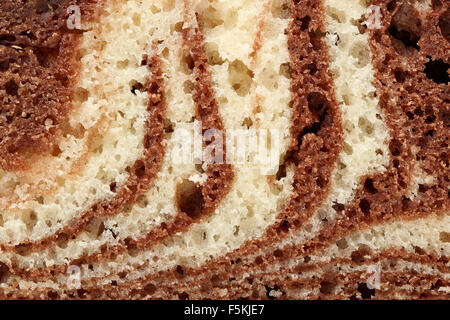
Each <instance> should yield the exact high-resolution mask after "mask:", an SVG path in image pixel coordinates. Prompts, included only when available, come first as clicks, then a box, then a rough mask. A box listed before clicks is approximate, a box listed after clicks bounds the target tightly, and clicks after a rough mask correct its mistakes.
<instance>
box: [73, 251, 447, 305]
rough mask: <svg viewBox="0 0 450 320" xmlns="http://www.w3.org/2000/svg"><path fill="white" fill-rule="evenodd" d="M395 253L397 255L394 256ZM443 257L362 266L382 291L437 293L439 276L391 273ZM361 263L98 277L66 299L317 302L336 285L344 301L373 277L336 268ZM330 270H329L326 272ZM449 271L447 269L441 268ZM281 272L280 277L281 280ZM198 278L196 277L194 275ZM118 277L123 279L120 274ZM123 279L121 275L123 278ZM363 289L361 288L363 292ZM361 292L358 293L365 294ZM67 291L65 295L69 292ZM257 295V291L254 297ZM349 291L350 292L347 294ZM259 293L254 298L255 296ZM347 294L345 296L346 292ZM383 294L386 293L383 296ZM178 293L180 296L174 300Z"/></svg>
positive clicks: (386, 258)
mask: <svg viewBox="0 0 450 320" xmlns="http://www.w3.org/2000/svg"><path fill="white" fill-rule="evenodd" d="M396 252H397V253H398V254H396ZM443 258H444V257H439V258H438V257H431V256H426V255H425V256H423V255H417V254H411V253H408V252H405V251H403V250H386V251H383V252H382V253H380V254H376V255H371V256H368V257H367V258H366V260H365V262H364V265H370V264H377V263H380V264H381V266H382V273H381V279H380V280H381V286H382V287H383V288H385V289H386V288H389V289H388V291H389V292H390V293H395V292H397V291H395V290H396V288H398V286H401V285H408V284H409V285H414V286H415V287H423V288H426V289H424V290H423V292H422V293H423V294H425V295H436V294H438V293H439V292H438V290H439V288H440V287H442V286H447V283H448V282H446V281H444V280H443V279H442V278H441V276H435V275H429V274H422V273H419V272H416V271H414V270H408V271H407V272H406V271H395V270H392V268H395V267H396V265H397V264H398V263H401V262H404V261H410V262H415V263H417V264H420V265H426V266H431V267H435V266H438V267H439V266H441V267H445V263H447V262H448V258H445V259H447V262H445V261H442V259H443ZM360 265H361V264H360V263H357V262H355V261H353V260H352V259H351V258H350V259H349V258H338V259H333V260H331V261H328V262H322V263H319V264H314V265H312V264H309V265H308V267H309V268H304V267H303V266H301V265H299V266H298V267H293V268H292V269H290V270H289V271H287V270H278V271H277V272H271V271H265V269H264V268H263V267H259V268H258V269H255V270H246V272H245V273H246V274H247V276H246V277H242V274H243V273H238V274H236V273H232V272H230V273H228V272H222V273H216V272H214V270H210V269H208V268H204V267H202V268H201V269H196V270H194V272H191V271H192V270H189V269H188V268H185V269H183V268H177V270H176V271H175V272H162V273H159V274H152V275H149V276H148V277H146V278H145V279H139V280H136V281H132V282H127V283H126V284H125V285H119V286H117V285H114V284H108V285H105V286H104V287H103V288H102V290H101V292H100V291H99V289H98V288H96V287H95V286H92V284H93V283H96V282H98V281H102V280H105V279H106V278H104V279H103V278H102V279H90V280H89V281H86V283H84V284H83V290H81V291H80V292H78V291H75V292H71V293H70V295H71V298H83V299H87V298H91V299H92V298H95V297H97V298H105V297H108V298H123V297H128V298H129V297H130V296H133V297H136V298H151V299H158V298H164V297H165V298H169V297H170V298H174V297H175V298H183V297H185V296H186V294H187V295H188V296H189V297H190V298H192V299H196V298H210V299H218V298H223V297H222V296H220V295H219V293H218V292H220V291H219V290H218V289H226V290H227V296H226V299H236V298H241V297H247V298H254V299H266V298H268V297H269V296H268V291H270V290H279V291H281V292H283V293H284V294H283V295H282V296H281V297H280V299H294V298H297V297H296V296H295V295H290V294H289V291H290V290H295V289H301V288H302V289H309V290H310V291H312V290H313V289H319V293H318V294H317V296H316V298H323V299H325V298H327V299H328V298H331V297H332V296H333V293H332V292H331V291H332V289H333V288H335V287H338V286H344V288H342V289H343V291H344V293H342V294H340V295H338V296H336V298H337V297H339V298H345V297H347V298H348V297H350V296H352V295H353V294H354V293H355V292H356V291H355V290H357V291H359V292H361V289H367V288H364V286H363V285H364V284H365V281H364V279H368V278H369V277H370V276H371V275H372V274H370V272H369V271H367V272H364V271H360V272H350V273H343V274H342V272H341V271H338V270H337V269H336V268H337V267H338V266H355V267H356V266H360ZM330 266H335V269H334V270H333V269H332V268H331V269H330V268H328V269H325V268H327V267H330ZM446 268H447V269H448V267H446ZM315 270H327V272H324V273H323V274H322V275H319V274H316V276H315V277H314V278H311V277H309V276H307V277H301V274H302V273H305V272H308V271H310V272H312V271H315ZM280 274H283V276H282V277H280ZM199 275H200V276H201V277H196V276H199ZM292 275H300V278H298V279H292ZM121 277H122V275H121ZM124 277H125V275H124ZM364 291H366V290H364ZM364 291H363V292H364ZM68 292H69V291H67V292H66V293H68ZM258 292H259V293H258ZM350 292H351V293H350ZM256 293H258V295H257V294H256ZM348 293H350V294H348ZM380 294H382V293H381V292H380V291H376V292H375V294H374V297H373V298H377V297H380ZM383 294H386V292H384V293H383ZM178 295H179V296H178Z"/></svg>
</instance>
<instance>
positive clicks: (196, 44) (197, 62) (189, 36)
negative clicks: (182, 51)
mask: <svg viewBox="0 0 450 320" xmlns="http://www.w3.org/2000/svg"><path fill="white" fill-rule="evenodd" d="M195 17H196V20H197V21H196V23H197V24H198V26H197V27H190V28H186V29H183V41H184V43H183V46H184V47H185V48H186V49H187V50H188V52H189V55H190V57H191V58H192V61H193V65H192V72H193V76H194V79H195V82H194V92H193V100H194V103H195V113H196V118H197V120H198V121H201V124H202V132H203V133H205V132H206V131H207V130H217V131H218V132H221V133H222V137H223V138H222V139H223V140H222V141H226V135H225V130H224V126H223V123H222V120H221V118H220V114H219V104H218V102H217V98H216V94H215V92H214V88H213V80H212V77H211V73H210V71H209V65H208V57H207V55H206V52H205V43H204V42H205V40H204V37H203V34H202V31H201V29H202V26H201V24H202V22H201V21H199V18H198V14H197V13H196V15H195ZM208 144H209V142H205V141H204V147H206V146H207V145H208ZM217 151H218V150H216V152H217ZM216 156H217V155H216ZM222 159H223V162H225V161H226V146H225V143H223V154H222ZM206 174H207V176H208V178H207V180H206V182H205V184H204V185H203V186H201V194H202V203H203V205H202V208H201V213H200V216H191V217H190V218H192V219H193V220H198V219H200V218H201V217H203V216H206V215H209V214H210V213H211V212H212V211H213V210H214V209H215V208H216V207H217V205H218V203H220V201H221V200H222V199H223V198H224V197H225V196H226V195H227V194H228V193H229V191H230V189H231V184H232V181H233V177H234V172H233V167H232V165H231V164H225V163H207V169H206ZM184 213H185V214H188V216H189V213H188V212H184Z"/></svg>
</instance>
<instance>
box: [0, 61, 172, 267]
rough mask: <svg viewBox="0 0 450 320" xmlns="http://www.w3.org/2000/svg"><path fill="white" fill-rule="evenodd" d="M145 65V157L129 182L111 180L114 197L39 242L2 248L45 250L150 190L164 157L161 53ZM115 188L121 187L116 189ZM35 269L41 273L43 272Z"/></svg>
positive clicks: (132, 172)
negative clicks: (146, 73)
mask: <svg viewBox="0 0 450 320" xmlns="http://www.w3.org/2000/svg"><path fill="white" fill-rule="evenodd" d="M143 64H146V65H147V66H148V68H149V70H150V71H151V76H150V78H149V79H148V80H147V81H146V84H145V85H144V90H145V91H146V92H147V93H148V96H149V101H148V106H147V110H148V112H149V117H148V119H147V121H146V128H147V130H146V134H145V137H144V151H143V156H142V157H141V158H140V159H138V160H136V162H135V163H134V165H133V166H132V167H131V168H130V169H129V173H130V176H129V178H128V180H127V181H126V183H125V184H124V185H123V186H121V187H120V188H118V187H117V186H116V184H115V183H112V184H111V186H110V188H111V191H113V192H115V193H116V195H115V196H114V198H113V199H112V200H103V201H100V202H99V203H97V204H95V205H94V206H92V207H91V208H90V209H89V210H88V211H86V212H84V213H83V214H82V215H81V217H77V219H75V220H74V221H72V222H71V223H69V224H68V225H67V226H65V227H64V228H62V229H60V230H58V231H57V232H56V233H55V234H53V235H51V236H48V237H45V238H43V239H41V240H38V241H26V242H23V243H21V244H20V245H16V246H8V245H1V249H2V250H3V251H21V252H24V251H39V250H45V249H46V248H47V247H48V246H51V245H55V242H56V241H67V240H71V239H75V238H76V236H77V235H78V234H80V233H81V232H82V231H84V230H85V228H86V227H87V226H88V225H89V223H90V222H91V221H92V220H93V219H94V218H96V217H98V218H102V217H108V216H113V215H116V214H118V213H120V212H121V211H123V210H124V209H125V207H126V206H127V205H132V204H133V203H135V202H136V199H137V198H138V197H139V196H140V195H142V194H144V193H145V192H147V191H148V190H149V189H150V187H151V186H152V182H153V181H154V179H155V177H156V175H157V173H158V172H159V170H160V168H161V165H162V161H163V159H164V153H165V132H164V118H165V115H166V101H165V98H164V83H163V81H164V79H163V74H162V66H161V60H160V58H159V56H158V55H154V56H152V57H151V58H148V57H147V56H145V57H144V59H143ZM116 188H118V190H117V191H116ZM65 269H66V266H58V267H56V266H55V267H53V271H55V270H59V271H61V272H64V270H65ZM36 272H37V273H39V272H40V271H36Z"/></svg>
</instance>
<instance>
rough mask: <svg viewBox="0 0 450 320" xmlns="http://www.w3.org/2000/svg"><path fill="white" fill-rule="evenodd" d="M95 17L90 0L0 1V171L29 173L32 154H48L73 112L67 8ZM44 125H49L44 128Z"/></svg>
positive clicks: (73, 39) (74, 68)
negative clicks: (70, 7)
mask: <svg viewBox="0 0 450 320" xmlns="http://www.w3.org/2000/svg"><path fill="white" fill-rule="evenodd" d="M71 4H77V5H79V7H80V9H81V10H82V13H83V18H84V21H85V22H88V21H90V20H92V19H95V18H96V17H97V15H98V11H99V10H98V8H97V7H98V6H97V4H96V2H95V1H93V0H82V1H74V0H62V1H37V0H31V1H27V3H23V1H19V0H3V1H1V3H0V88H1V89H4V90H0V168H3V169H4V170H9V171H15V170H27V169H29V168H30V166H31V165H32V164H31V163H30V160H29V158H30V156H31V155H34V154H42V153H47V152H50V150H51V147H52V144H53V143H54V141H55V139H56V137H58V136H61V135H62V134H63V131H64V128H62V127H61V126H62V124H63V123H64V122H65V120H66V119H67V116H68V114H69V111H70V110H71V109H73V107H74V106H73V105H72V103H71V100H72V98H73V95H74V89H75V87H74V83H75V82H76V78H77V76H78V71H79V69H80V61H77V60H76V59H75V54H74V52H75V49H76V48H77V46H78V43H79V37H77V35H76V33H77V32H74V31H72V30H68V29H67V28H66V23H67V18H68V13H67V12H66V10H67V7H68V6H70V5H71ZM46 121H47V123H48V121H51V122H52V126H51V127H50V128H48V126H47V125H46Z"/></svg>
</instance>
